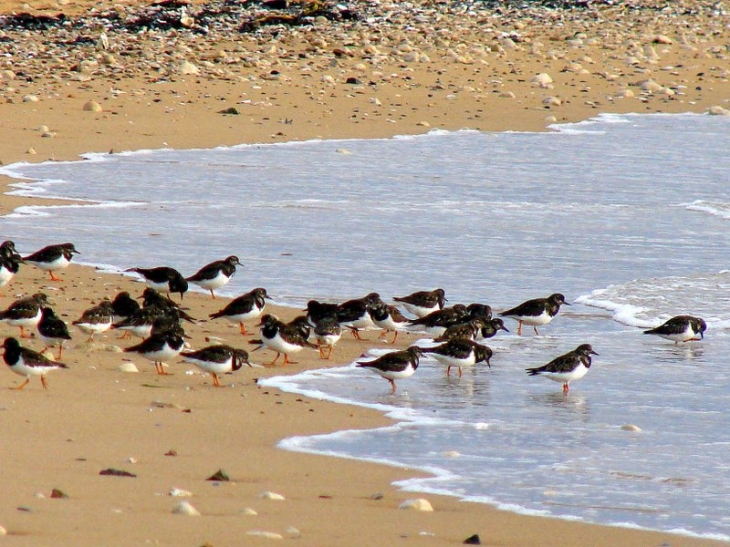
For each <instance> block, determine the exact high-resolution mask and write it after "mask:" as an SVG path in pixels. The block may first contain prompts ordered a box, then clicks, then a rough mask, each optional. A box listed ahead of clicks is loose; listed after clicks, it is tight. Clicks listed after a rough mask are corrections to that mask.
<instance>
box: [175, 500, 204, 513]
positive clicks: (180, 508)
mask: <svg viewBox="0 0 730 547" xmlns="http://www.w3.org/2000/svg"><path fill="white" fill-rule="evenodd" d="M172 513H173V514H174V515H187V516H190V517H199V516H200V511H198V510H197V509H196V508H195V507H193V506H192V505H190V503H188V502H187V501H181V502H180V503H178V504H177V505H176V506H175V507H174V508H173V509H172Z"/></svg>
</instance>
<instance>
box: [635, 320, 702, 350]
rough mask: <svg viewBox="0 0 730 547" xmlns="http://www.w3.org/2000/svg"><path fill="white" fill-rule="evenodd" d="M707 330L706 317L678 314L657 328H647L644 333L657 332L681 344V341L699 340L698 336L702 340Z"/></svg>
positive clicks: (658, 334)
mask: <svg viewBox="0 0 730 547" xmlns="http://www.w3.org/2000/svg"><path fill="white" fill-rule="evenodd" d="M706 330H707V323H705V321H704V319H700V318H699V317H693V316H691V315H677V316H675V317H672V318H671V319H669V320H667V321H666V322H665V323H663V324H661V325H659V326H658V327H656V328H653V329H649V330H645V331H644V334H656V335H657V336H661V337H662V338H664V339H666V340H671V341H672V342H674V343H675V344H679V343H680V342H689V341H690V340H698V338H697V336H699V339H700V340H701V339H703V338H704V337H705V331H706Z"/></svg>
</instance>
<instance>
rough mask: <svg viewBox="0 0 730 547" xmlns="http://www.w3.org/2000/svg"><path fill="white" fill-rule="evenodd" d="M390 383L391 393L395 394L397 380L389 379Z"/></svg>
mask: <svg viewBox="0 0 730 547" xmlns="http://www.w3.org/2000/svg"><path fill="white" fill-rule="evenodd" d="M388 381H389V382H390V393H391V394H393V393H395V380H391V379H390V378H388Z"/></svg>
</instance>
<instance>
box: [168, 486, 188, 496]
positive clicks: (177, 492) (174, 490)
mask: <svg viewBox="0 0 730 547" xmlns="http://www.w3.org/2000/svg"><path fill="white" fill-rule="evenodd" d="M168 495H169V496H172V497H173V498H189V497H190V496H192V495H193V493H192V492H190V491H189V490H183V489H182V488H177V487H173V488H172V489H171V490H170V492H169V493H168Z"/></svg>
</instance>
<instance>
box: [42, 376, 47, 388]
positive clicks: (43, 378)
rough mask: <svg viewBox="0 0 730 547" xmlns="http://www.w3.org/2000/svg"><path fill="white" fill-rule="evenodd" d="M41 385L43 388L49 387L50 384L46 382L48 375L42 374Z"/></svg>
mask: <svg viewBox="0 0 730 547" xmlns="http://www.w3.org/2000/svg"><path fill="white" fill-rule="evenodd" d="M41 385H42V386H43V389H48V384H47V383H46V377H45V376H42V375H41Z"/></svg>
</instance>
